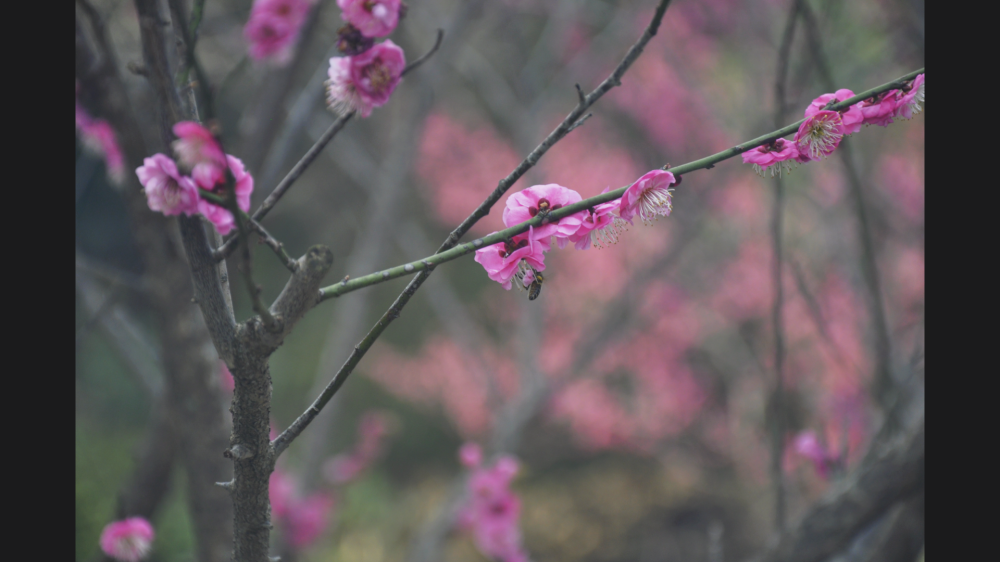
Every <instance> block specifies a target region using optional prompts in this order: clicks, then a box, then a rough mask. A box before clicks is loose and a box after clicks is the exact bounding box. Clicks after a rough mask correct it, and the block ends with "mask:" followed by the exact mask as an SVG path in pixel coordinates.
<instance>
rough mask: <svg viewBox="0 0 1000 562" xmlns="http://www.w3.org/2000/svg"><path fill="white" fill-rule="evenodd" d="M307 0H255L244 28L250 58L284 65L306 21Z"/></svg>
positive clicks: (308, 2)
mask: <svg viewBox="0 0 1000 562" xmlns="http://www.w3.org/2000/svg"><path fill="white" fill-rule="evenodd" d="M311 4H312V2H311V1H310V0H257V1H256V2H254V5H253V8H251V9H250V18H249V19H248V20H247V24H246V26H245V27H244V28H243V37H244V38H245V39H246V41H247V43H249V44H250V58H252V59H254V60H257V61H261V60H267V61H269V62H271V63H274V64H276V65H279V66H281V65H285V64H287V63H288V62H289V61H290V60H291V56H292V49H293V47H294V46H295V42H296V41H297V40H298V37H299V31H300V30H301V29H302V24H303V23H305V20H306V15H307V14H308V13H309V8H310V5H311Z"/></svg>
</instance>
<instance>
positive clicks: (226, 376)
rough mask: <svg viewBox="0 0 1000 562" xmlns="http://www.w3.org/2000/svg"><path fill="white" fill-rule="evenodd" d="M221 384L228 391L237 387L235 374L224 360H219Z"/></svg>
mask: <svg viewBox="0 0 1000 562" xmlns="http://www.w3.org/2000/svg"><path fill="white" fill-rule="evenodd" d="M219 385H220V386H222V390H225V391H226V392H232V391H233V390H235V389H236V381H235V380H233V374H232V373H231V372H229V367H227V366H226V362H225V361H222V360H220V361H219Z"/></svg>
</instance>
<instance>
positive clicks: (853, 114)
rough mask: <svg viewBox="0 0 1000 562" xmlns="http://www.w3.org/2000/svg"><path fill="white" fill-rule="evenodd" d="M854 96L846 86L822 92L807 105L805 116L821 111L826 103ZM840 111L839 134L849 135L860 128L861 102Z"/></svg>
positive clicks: (862, 121) (861, 119) (861, 122)
mask: <svg viewBox="0 0 1000 562" xmlns="http://www.w3.org/2000/svg"><path fill="white" fill-rule="evenodd" d="M853 97H854V92H852V91H851V90H848V89H846V88H841V89H839V90H837V91H836V92H835V93H832V94H823V95H822V96H820V97H818V98H816V99H814V100H813V101H812V103H810V104H809V107H807V108H806V114H805V116H806V118H809V117H812V116H813V115H815V114H817V113H819V112H820V111H823V108H824V107H826V105H827V104H828V103H830V102H831V101H833V102H835V103H836V102H842V101H844V100H847V99H850V98H853ZM838 113H840V130H839V132H840V134H842V135H851V134H854V133H856V132H858V131H860V130H861V125H862V124H863V123H864V120H865V116H864V114H863V113H861V103H860V102H859V103H856V104H854V105H852V106H850V107H848V108H847V109H842V110H840V111H839V112H838Z"/></svg>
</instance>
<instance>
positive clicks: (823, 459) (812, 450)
mask: <svg viewBox="0 0 1000 562" xmlns="http://www.w3.org/2000/svg"><path fill="white" fill-rule="evenodd" d="M792 450H794V451H795V452H796V453H797V454H799V455H801V456H803V457H805V458H807V459H809V460H810V461H812V463H813V466H815V467H816V473H817V474H819V475H820V477H821V478H823V479H826V478H829V477H830V470H831V469H833V468H835V467H836V466H838V465H839V463H840V456H839V455H837V454H835V453H833V452H832V451H828V450H827V449H826V447H824V446H823V445H821V444H820V442H819V439H818V438H817V437H816V432H815V431H812V430H809V431H803V432H802V433H800V434H799V435H798V436H797V437H796V438H795V441H794V442H793V443H792Z"/></svg>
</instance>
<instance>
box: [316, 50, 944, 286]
mask: <svg viewBox="0 0 1000 562" xmlns="http://www.w3.org/2000/svg"><path fill="white" fill-rule="evenodd" d="M923 72H924V69H922V68H921V69H920V70H915V71H913V72H911V73H909V74H907V75H905V76H902V77H900V78H897V79H896V80H893V81H892V82H889V83H886V84H883V85H881V86H878V87H877V88H872V89H871V90H867V91H865V92H863V93H861V94H859V95H857V96H854V97H853V98H850V99H848V100H846V101H843V102H840V103H837V104H833V105H831V106H830V109H832V110H834V111H836V110H839V109H843V108H846V107H849V106H851V105H853V104H855V103H857V102H859V101H862V100H865V99H868V98H870V97H872V96H874V95H877V94H879V93H881V92H884V91H887V90H891V89H894V88H898V87H900V85H901V84H902V83H904V82H906V81H908V80H911V79H912V78H913V77H914V76H916V75H918V74H922V73H923ZM802 122H803V120H802V119H800V120H798V121H796V122H795V123H792V124H791V125H787V126H785V127H783V128H781V129H778V130H777V131H774V132H771V133H768V134H766V135H764V136H761V137H757V138H755V139H752V140H749V141H747V142H744V143H742V144H739V145H737V146H735V147H733V148H729V149H726V150H724V151H722V152H718V153H716V154H713V155H711V156H706V157H705V158H702V159H700V160H695V161H693V162H688V163H687V164H682V165H680V166H674V167H671V168H670V171H671V172H673V173H674V174H687V173H690V172H692V171H695V170H701V169H711V168H714V167H715V164H716V163H718V162H722V161H723V160H728V159H730V158H733V157H734V156H739V155H740V154H742V153H744V152H746V151H748V150H751V149H753V148H756V147H758V146H763V145H765V144H768V143H769V142H772V141H774V140H775V139H778V138H781V137H783V136H786V135H789V134H791V133H794V132H796V131H797V130H798V128H799V125H801V124H802ZM569 126H570V125H567V127H569ZM553 134H555V133H553ZM551 136H552V135H550V137H551ZM540 148H541V145H539V147H538V148H536V149H535V151H534V152H532V154H536V152H537V151H538V150H539V149H540ZM543 152H544V151H543ZM529 158H530V156H529ZM527 162H528V160H525V161H523V162H522V163H521V164H520V165H519V166H518V167H517V169H515V171H514V172H512V173H511V175H510V176H508V177H507V178H505V179H504V180H503V181H501V186H503V185H505V182H507V180H508V179H510V178H512V177H513V178H514V179H513V180H511V181H510V183H511V184H513V182H514V181H516V180H517V179H518V178H520V175H519V174H518V171H521V170H522V168H523V169H524V171H526V170H527V168H528V166H527V165H526V164H527ZM664 169H666V167H664ZM521 173H523V171H521ZM515 176H516V177H515ZM627 188H628V186H624V187H620V188H618V189H615V190H612V191H609V192H607V193H602V194H600V195H595V196H594V197H590V198H587V199H584V200H582V201H579V202H577V203H573V204H572V205H567V206H565V207H561V208H559V209H556V210H555V211H552V212H550V213H549V214H548V215H546V216H542V215H538V216H536V217H535V218H533V219H531V220H528V221H525V222H523V223H521V224H518V225H514V226H512V227H510V228H506V229H504V230H501V231H499V232H495V233H493V234H490V235H489V236H484V237H483V238H478V239H476V240H474V241H472V242H467V243H465V244H460V245H458V246H453V245H451V244H450V242H449V241H450V240H452V239H456V238H455V236H454V235H455V233H457V232H458V231H459V230H460V229H461V228H459V229H456V230H455V231H453V232H452V235H451V236H449V238H448V241H446V242H445V244H442V246H441V248H439V249H438V253H436V254H434V255H432V256H428V257H426V258H424V259H421V260H418V261H413V262H410V263H406V264H403V265H398V266H395V267H391V268H389V269H385V270H383V271H379V272H376V273H371V274H369V275H365V276H362V277H356V278H353V279H350V280H344V281H341V282H339V283H337V284H335V285H330V286H328V287H324V288H323V289H322V293H323V296H322V300H326V299H329V298H333V297H339V296H340V295H343V294H345V293H349V292H351V291H356V290H358V289H361V288H364V287H369V286H371V285H377V284H379V283H382V282H384V281H388V280H390V279H396V278H397V277H402V276H404V275H409V274H411V273H416V272H420V273H421V275H420V276H418V277H416V278H414V280H413V281H411V285H408V286H407V289H411V288H412V290H416V288H417V287H419V286H420V283H423V281H420V283H417V284H416V285H413V283H416V281H417V280H418V279H426V278H427V275H425V273H426V272H427V271H428V270H430V269H433V268H434V267H436V266H437V265H439V264H442V263H445V262H449V261H451V260H454V259H457V258H460V257H462V256H464V255H466V254H470V253H472V252H475V251H476V250H478V249H479V248H482V247H484V246H489V245H491V244H496V243H498V242H503V241H505V240H508V239H510V238H511V237H512V236H516V235H518V234H521V233H523V232H527V230H528V228H529V227H532V226H538V225H540V224H542V223H544V222H554V221H557V220H559V219H561V218H563V217H566V216H569V215H572V214H573V213H578V212H580V211H583V210H585V209H588V208H590V207H593V206H595V205H599V204H601V203H606V202H608V201H613V200H615V199H619V198H620V197H621V196H622V194H623V193H625V190H626V189H627ZM498 189H499V188H498ZM494 193H496V192H495V191H494ZM491 197H492V195H491ZM476 213H479V210H477V211H476ZM476 213H473V214H474V215H475V214H476ZM486 214H488V211H486V213H484V214H483V215H482V216H486ZM477 220H478V219H477ZM467 221H468V219H467V220H466V222H467ZM464 224H465V223H464V222H463V225H464ZM472 224H474V223H472ZM472 224H469V226H470V227H471V226H472ZM462 234H464V231H463V233H462ZM404 294H405V291H404Z"/></svg>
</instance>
